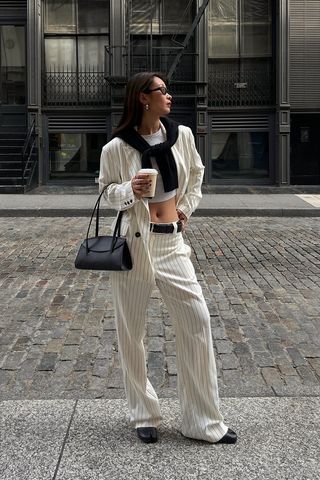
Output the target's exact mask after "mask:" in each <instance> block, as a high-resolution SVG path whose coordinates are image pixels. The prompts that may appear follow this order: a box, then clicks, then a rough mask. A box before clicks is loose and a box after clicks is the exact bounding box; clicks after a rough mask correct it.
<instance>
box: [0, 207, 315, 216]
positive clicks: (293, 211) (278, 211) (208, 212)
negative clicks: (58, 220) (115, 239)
mask: <svg viewBox="0 0 320 480" xmlns="http://www.w3.org/2000/svg"><path fill="white" fill-rule="evenodd" d="M91 214H92V208H90V209H88V208H79V209H75V208H72V209H65V208H63V209H61V208H48V209H41V208H28V209H23V208H12V209H6V210H5V209H3V210H0V217H90V216H91ZM100 216H102V217H114V216H115V211H114V210H111V209H107V208H102V209H101V210H100ZM192 216H193V217H320V208H198V209H197V210H196V211H195V212H194V213H193V215H192Z"/></svg>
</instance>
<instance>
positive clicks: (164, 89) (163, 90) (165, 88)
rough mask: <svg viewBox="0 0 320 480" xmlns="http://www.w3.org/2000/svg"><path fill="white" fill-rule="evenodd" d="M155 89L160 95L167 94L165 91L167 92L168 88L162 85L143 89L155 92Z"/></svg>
mask: <svg viewBox="0 0 320 480" xmlns="http://www.w3.org/2000/svg"><path fill="white" fill-rule="evenodd" d="M157 90H159V91H160V92H161V93H162V95H167V93H169V90H168V89H167V87H164V86H161V87H157V88H152V89H151V88H147V89H146V90H144V93H151V92H156V91H157Z"/></svg>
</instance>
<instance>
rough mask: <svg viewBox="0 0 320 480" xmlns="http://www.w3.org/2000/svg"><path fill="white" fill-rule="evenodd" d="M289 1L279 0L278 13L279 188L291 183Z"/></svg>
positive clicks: (277, 158)
mask: <svg viewBox="0 0 320 480" xmlns="http://www.w3.org/2000/svg"><path fill="white" fill-rule="evenodd" d="M289 3H290V2H289V0H279V2H278V12H277V15H276V17H277V68H276V76H277V82H276V84H277V85H276V89H277V99H276V103H277V125H276V143H277V145H276V164H277V172H276V177H277V178H276V180H277V183H278V185H279V186H284V185H289V183H290V65H289V43H290V42H289V32H290V29H289Z"/></svg>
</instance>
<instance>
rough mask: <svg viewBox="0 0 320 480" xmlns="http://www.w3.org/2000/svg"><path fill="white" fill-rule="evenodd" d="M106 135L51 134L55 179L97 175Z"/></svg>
mask: <svg viewBox="0 0 320 480" xmlns="http://www.w3.org/2000/svg"><path fill="white" fill-rule="evenodd" d="M105 143H106V137H105V134H104V133H68V132H58V133H50V134H49V159H50V172H51V176H53V177H56V178H57V177H62V178H63V177H68V176H70V177H74V176H87V177H94V176H96V175H97V172H98V170H99V163H100V154H101V149H102V147H103V145H104V144H105Z"/></svg>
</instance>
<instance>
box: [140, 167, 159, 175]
mask: <svg viewBox="0 0 320 480" xmlns="http://www.w3.org/2000/svg"><path fill="white" fill-rule="evenodd" d="M138 173H148V174H149V175H158V171H157V170H156V169H155V168H140V170H139V172H138Z"/></svg>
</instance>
